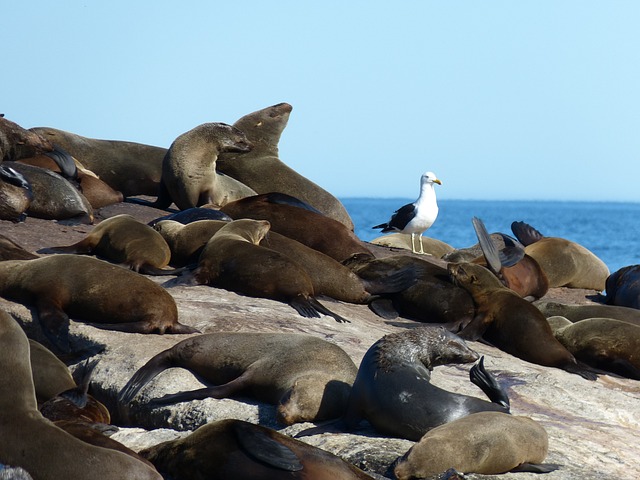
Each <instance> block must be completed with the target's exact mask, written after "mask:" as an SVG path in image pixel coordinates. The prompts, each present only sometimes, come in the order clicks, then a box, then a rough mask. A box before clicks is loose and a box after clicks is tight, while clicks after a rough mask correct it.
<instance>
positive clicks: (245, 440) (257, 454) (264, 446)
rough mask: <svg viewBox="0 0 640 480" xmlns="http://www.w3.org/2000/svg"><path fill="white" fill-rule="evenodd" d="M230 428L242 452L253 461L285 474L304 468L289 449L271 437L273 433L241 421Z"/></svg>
mask: <svg viewBox="0 0 640 480" xmlns="http://www.w3.org/2000/svg"><path fill="white" fill-rule="evenodd" d="M232 428H233V430H234V433H235V437H236V441H237V442H238V445H239V446H240V448H241V449H242V451H243V452H244V453H245V454H247V456H249V457H251V458H253V459H254V460H257V461H259V462H262V463H265V464H267V465H269V466H271V467H274V468H278V469H280V470H285V471H287V472H299V471H300V470H302V469H303V468H304V467H303V465H302V463H301V462H300V459H299V458H298V456H297V455H296V454H295V453H294V452H293V451H292V450H291V449H290V448H289V447H287V446H285V445H283V444H282V443H280V442H278V441H277V440H275V439H274V438H272V437H271V435H275V434H276V433H275V432H274V433H271V431H270V430H268V429H267V428H265V427H261V426H259V425H254V424H252V423H248V422H241V421H237V422H235V423H234V424H233V427H232Z"/></svg>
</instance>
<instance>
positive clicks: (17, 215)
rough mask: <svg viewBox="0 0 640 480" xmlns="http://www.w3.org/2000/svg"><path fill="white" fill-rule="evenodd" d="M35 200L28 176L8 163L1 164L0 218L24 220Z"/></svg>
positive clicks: (14, 220) (13, 220)
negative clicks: (25, 176)
mask: <svg viewBox="0 0 640 480" xmlns="http://www.w3.org/2000/svg"><path fill="white" fill-rule="evenodd" d="M32 201H33V189H32V188H31V184H30V183H29V182H28V181H27V179H26V178H24V176H23V175H22V174H21V173H20V172H17V171H16V170H14V169H13V168H11V167H9V166H7V165H0V220H11V221H12V222H23V221H24V220H25V219H26V218H27V213H26V212H27V210H28V209H29V206H30V205H31V202H32Z"/></svg>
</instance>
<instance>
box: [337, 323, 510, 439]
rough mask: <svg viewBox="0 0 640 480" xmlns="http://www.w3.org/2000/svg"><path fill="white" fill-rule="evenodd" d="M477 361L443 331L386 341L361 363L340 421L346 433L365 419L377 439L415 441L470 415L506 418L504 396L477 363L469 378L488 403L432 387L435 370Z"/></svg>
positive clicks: (412, 332)
mask: <svg viewBox="0 0 640 480" xmlns="http://www.w3.org/2000/svg"><path fill="white" fill-rule="evenodd" d="M477 358H478V354H477V353H476V352H474V351H473V350H471V349H470V348H469V347H468V346H467V345H466V343H465V342H464V340H462V339H461V338H460V337H458V336H457V335H455V334H453V333H451V332H449V331H447V330H445V329H444V328H442V327H434V326H423V327H417V328H413V329H411V330H407V331H403V332H399V333H392V334H388V335H385V336H384V337H382V338H381V339H380V340H378V341H377V342H376V343H374V344H373V345H372V346H371V347H370V348H369V350H367V352H366V353H365V355H364V357H363V359H362V362H361V364H360V368H359V369H358V375H357V376H356V380H355V382H354V383H353V387H352V389H351V395H350V397H349V405H348V408H347V412H346V414H345V416H344V421H345V423H346V425H347V428H348V429H351V430H353V429H354V428H356V427H357V426H358V424H359V423H360V421H361V420H362V419H366V420H368V421H369V423H370V424H371V425H372V426H373V427H374V428H375V429H376V430H377V431H379V432H380V433H383V434H385V435H391V436H394V437H400V438H406V439H408V440H414V441H417V440H419V439H420V438H421V437H422V436H423V435H424V434H425V433H426V432H428V431H429V430H431V429H432V428H434V427H437V426H438V425H442V424H444V423H447V422H451V421H453V420H455V419H457V418H460V417H463V416H466V415H469V414H471V413H474V412H482V411H498V412H508V411H509V400H508V398H507V395H506V393H505V392H504V390H502V389H501V388H500V386H499V385H498V383H497V382H496V381H495V379H493V377H492V376H491V375H490V374H489V373H488V372H487V371H486V370H484V367H483V364H481V363H480V364H478V365H477V366H476V367H475V369H473V370H472V372H473V373H472V374H471V378H472V381H473V383H475V384H476V385H478V386H480V387H481V388H482V389H483V391H484V392H485V394H487V395H490V396H489V398H490V399H491V402H488V401H486V400H482V399H480V398H475V397H471V396H468V395H461V394H457V393H453V392H448V391H446V390H443V389H441V388H438V387H436V386H435V385H432V384H431V382H430V380H431V373H430V372H431V370H433V368H434V367H436V366H439V365H446V364H452V363H469V362H473V361H474V360H477ZM494 402H496V403H494Z"/></svg>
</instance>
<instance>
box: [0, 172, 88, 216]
mask: <svg viewBox="0 0 640 480" xmlns="http://www.w3.org/2000/svg"><path fill="white" fill-rule="evenodd" d="M4 164H5V165H7V166H10V167H11V168H13V169H14V170H16V171H18V172H19V173H21V174H22V175H23V176H24V177H25V178H26V179H27V181H28V182H29V184H30V185H31V189H32V191H33V200H32V201H31V203H30V205H29V208H28V209H27V214H28V215H30V216H32V217H36V218H44V219H46V220H65V219H71V218H73V219H77V220H78V221H80V222H82V223H92V222H93V207H91V204H90V203H89V201H88V200H87V199H86V198H85V197H84V195H82V194H81V193H80V192H79V191H78V189H76V188H75V187H74V186H73V185H71V183H69V182H68V181H67V180H65V179H64V178H62V177H61V176H60V175H58V174H57V173H54V172H52V171H50V170H47V169H45V168H40V167H34V166H32V165H26V164H23V163H19V162H4Z"/></svg>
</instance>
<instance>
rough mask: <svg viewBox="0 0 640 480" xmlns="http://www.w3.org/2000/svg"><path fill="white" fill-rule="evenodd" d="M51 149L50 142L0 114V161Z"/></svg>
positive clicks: (25, 156) (13, 159)
mask: <svg viewBox="0 0 640 480" xmlns="http://www.w3.org/2000/svg"><path fill="white" fill-rule="evenodd" d="M51 150H53V145H52V144H51V142H49V141H48V140H45V139H44V138H42V136H40V135H38V134H37V133H36V132H32V131H30V130H26V129H24V128H22V127H21V126H20V125H18V124H17V123H15V122H12V121H11V120H9V119H7V118H4V117H3V116H0V162H3V161H10V162H11V161H15V160H20V159H21V158H27V157H32V156H34V155H38V154H40V153H43V152H49V151H51Z"/></svg>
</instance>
